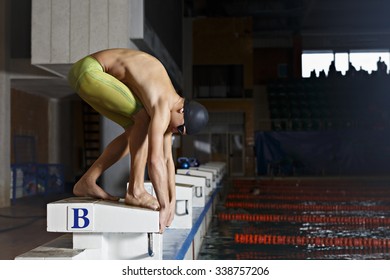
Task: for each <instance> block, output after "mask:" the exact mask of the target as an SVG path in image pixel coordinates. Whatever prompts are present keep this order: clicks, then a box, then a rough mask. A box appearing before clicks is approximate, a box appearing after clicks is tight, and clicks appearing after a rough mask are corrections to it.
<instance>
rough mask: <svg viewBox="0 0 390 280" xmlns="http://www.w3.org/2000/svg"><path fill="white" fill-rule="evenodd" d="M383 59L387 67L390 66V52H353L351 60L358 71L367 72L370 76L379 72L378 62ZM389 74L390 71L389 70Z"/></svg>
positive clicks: (350, 56)
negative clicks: (373, 72)
mask: <svg viewBox="0 0 390 280" xmlns="http://www.w3.org/2000/svg"><path fill="white" fill-rule="evenodd" d="M379 59H381V61H383V62H384V63H385V64H386V65H387V66H388V65H389V61H390V55H389V52H351V53H350V55H349V60H350V61H351V63H352V65H353V66H354V67H355V68H356V70H360V69H363V70H366V71H368V73H369V74H371V73H372V71H377V70H378V67H377V62H378V61H379ZM387 73H388V70H387Z"/></svg>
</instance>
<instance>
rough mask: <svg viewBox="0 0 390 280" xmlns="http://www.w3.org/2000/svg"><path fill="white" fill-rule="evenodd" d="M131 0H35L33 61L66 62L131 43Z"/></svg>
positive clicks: (32, 44) (33, 12)
mask: <svg viewBox="0 0 390 280" xmlns="http://www.w3.org/2000/svg"><path fill="white" fill-rule="evenodd" d="M129 3H130V1H129V0H111V1H108V0H33V1H32V33H31V40H32V42H31V51H32V53H31V62H32V63H33V64H67V63H73V62H75V61H77V60H78V59H80V58H81V57H83V56H85V55H87V54H90V53H93V52H96V51H99V50H102V49H107V48H114V47H115V48H118V47H123V48H127V47H129V44H130V41H129V15H130V14H129V12H128V11H129V7H130V4H129Z"/></svg>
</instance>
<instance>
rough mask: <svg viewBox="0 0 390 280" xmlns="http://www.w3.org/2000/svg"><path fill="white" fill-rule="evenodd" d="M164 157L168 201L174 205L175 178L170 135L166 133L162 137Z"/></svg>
mask: <svg viewBox="0 0 390 280" xmlns="http://www.w3.org/2000/svg"><path fill="white" fill-rule="evenodd" d="M164 157H165V162H166V165H167V170H168V190H169V201H170V202H171V203H175V201H176V177H175V163H174V161H173V157H172V133H171V132H166V133H165V135H164Z"/></svg>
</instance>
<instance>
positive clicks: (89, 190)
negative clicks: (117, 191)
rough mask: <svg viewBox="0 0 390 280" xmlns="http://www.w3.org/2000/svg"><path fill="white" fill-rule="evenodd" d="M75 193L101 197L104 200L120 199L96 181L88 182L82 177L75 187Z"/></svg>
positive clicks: (76, 194)
mask: <svg viewBox="0 0 390 280" xmlns="http://www.w3.org/2000/svg"><path fill="white" fill-rule="evenodd" d="M73 194H74V195H75V196H87V197H93V198H99V199H104V200H112V201H118V200H119V197H115V196H112V195H110V194H109V193H107V192H105V191H104V190H103V189H102V188H101V187H99V186H98V185H97V184H96V183H95V182H88V181H87V180H85V179H83V178H81V179H80V181H78V182H77V183H76V185H74V187H73Z"/></svg>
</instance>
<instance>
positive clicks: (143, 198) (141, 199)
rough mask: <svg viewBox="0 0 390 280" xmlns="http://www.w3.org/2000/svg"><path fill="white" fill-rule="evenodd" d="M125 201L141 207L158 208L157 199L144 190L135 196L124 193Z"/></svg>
mask: <svg viewBox="0 0 390 280" xmlns="http://www.w3.org/2000/svg"><path fill="white" fill-rule="evenodd" d="M125 203H126V204H127V205H131V206H137V207H142V208H146V209H151V210H154V211H157V210H159V209H160V204H159V203H158V201H157V199H156V198H155V197H154V196H152V195H151V194H149V193H148V192H146V191H145V192H142V193H141V194H140V195H137V196H135V195H132V194H129V193H126V197H125Z"/></svg>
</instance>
